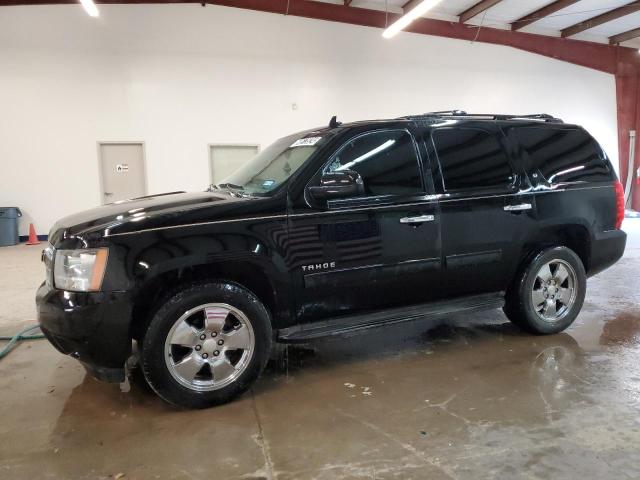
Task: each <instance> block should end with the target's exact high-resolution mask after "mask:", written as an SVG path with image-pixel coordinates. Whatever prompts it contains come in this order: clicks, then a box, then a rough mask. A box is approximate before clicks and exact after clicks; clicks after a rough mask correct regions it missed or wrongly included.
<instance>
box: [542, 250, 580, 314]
mask: <svg viewBox="0 0 640 480" xmlns="http://www.w3.org/2000/svg"><path fill="white" fill-rule="evenodd" d="M577 289H578V281H577V276H576V272H575V270H574V269H573V267H572V266H571V265H570V264H569V263H567V262H565V261H564V260H559V259H557V260H551V261H550V262H548V263H545V264H544V265H543V266H542V267H541V268H540V270H538V273H537V274H536V278H535V281H534V282H533V289H532V291H531V303H532V304H533V309H534V310H535V311H536V313H537V314H538V316H539V317H540V318H541V319H542V320H544V321H545V322H556V321H558V320H560V319H562V318H563V317H564V316H565V315H567V313H569V311H570V310H571V307H572V306H573V304H574V302H575V300H576V297H577V293H578V292H577Z"/></svg>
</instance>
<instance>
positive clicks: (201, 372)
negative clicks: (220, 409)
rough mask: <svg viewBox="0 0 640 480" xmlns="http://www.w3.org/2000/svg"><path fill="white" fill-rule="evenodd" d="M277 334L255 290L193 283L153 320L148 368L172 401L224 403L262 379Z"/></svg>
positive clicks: (145, 357)
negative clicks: (273, 333) (261, 375)
mask: <svg viewBox="0 0 640 480" xmlns="http://www.w3.org/2000/svg"><path fill="white" fill-rule="evenodd" d="M271 338H272V331H271V321H270V316H269V313H268V311H267V309H266V308H265V307H264V305H263V304H262V303H261V302H260V300H258V298H257V297H256V296H255V295H254V294H253V293H251V292H250V291H249V290H246V289H245V288H243V287H241V286H240V285H237V284H235V283H225V282H211V283H205V284H199V285H191V286H188V287H185V288H184V289H182V290H180V291H178V292H177V293H175V294H174V295H173V296H171V297H170V298H169V299H168V300H167V301H166V302H165V303H164V304H163V305H162V306H161V307H160V309H159V310H158V311H157V312H156V314H155V315H154V316H153V318H152V320H151V322H150V323H149V326H148V327H147V330H146V333H145V335H144V341H143V343H142V351H141V364H142V371H143V373H144V376H145V378H146V380H147V382H148V383H149V385H150V386H151V388H152V389H153V390H154V391H155V392H156V393H157V394H158V395H159V396H160V397H161V398H162V399H164V400H165V401H167V402H168V403H170V404H172V405H175V406H178V407H184V408H207V407H211V406H214V405H220V404H223V403H227V402H229V401H231V400H233V399H234V398H235V397H237V396H238V395H240V394H242V393H243V392H244V391H245V390H247V389H248V388H249V387H250V386H251V384H252V383H253V382H254V381H255V380H256V379H257V378H258V376H259V375H260V373H261V372H262V370H263V369H264V367H265V365H266V363H267V360H268V359H269V353H270V351H271Z"/></svg>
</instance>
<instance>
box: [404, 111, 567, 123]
mask: <svg viewBox="0 0 640 480" xmlns="http://www.w3.org/2000/svg"><path fill="white" fill-rule="evenodd" d="M411 117H414V116H413V115H411V116H409V117H405V118H411ZM416 117H468V118H476V119H482V120H537V121H540V122H548V123H564V122H563V121H562V120H561V119H560V118H556V117H554V116H553V115H549V114H548V113H534V114H528V115H506V114H496V113H467V112H465V111H464V110H443V111H440V112H427V113H423V114H422V115H416Z"/></svg>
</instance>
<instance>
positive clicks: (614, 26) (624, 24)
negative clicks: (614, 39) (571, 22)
mask: <svg viewBox="0 0 640 480" xmlns="http://www.w3.org/2000/svg"><path fill="white" fill-rule="evenodd" d="M638 27H640V12H636V13H632V14H630V15H625V16H624V17H620V18H618V19H617V20H614V21H613V22H607V23H603V24H602V25H598V26H597V27H595V28H591V29H589V30H588V31H589V32H592V33H594V34H596V35H604V36H606V37H611V36H612V35H616V34H618V33H622V32H626V31H628V30H633V29H634V28H638Z"/></svg>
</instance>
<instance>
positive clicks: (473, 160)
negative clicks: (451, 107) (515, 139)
mask: <svg viewBox="0 0 640 480" xmlns="http://www.w3.org/2000/svg"><path fill="white" fill-rule="evenodd" d="M433 142H434V145H435V147H436V152H437V154H438V160H439V162H440V170H441V172H442V180H443V183H444V188H445V189H446V190H460V189H469V188H496V187H497V188H499V187H507V186H509V185H511V184H512V183H513V171H512V169H511V166H510V165H509V161H508V160H507V157H506V155H505V153H504V150H503V149H502V146H501V145H500V142H498V140H497V139H496V137H495V136H494V135H493V134H491V133H490V132H485V131H484V130H476V129H473V128H455V129H454V128H446V129H441V130H436V131H435V132H433Z"/></svg>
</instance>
